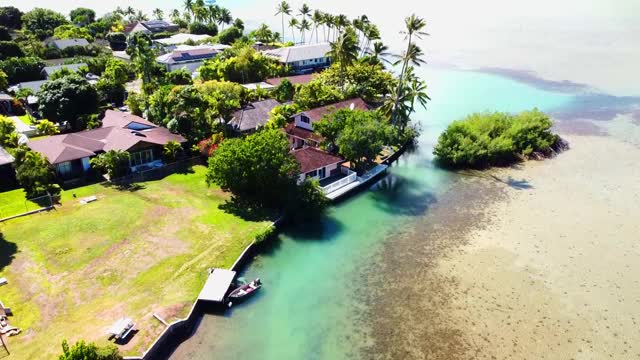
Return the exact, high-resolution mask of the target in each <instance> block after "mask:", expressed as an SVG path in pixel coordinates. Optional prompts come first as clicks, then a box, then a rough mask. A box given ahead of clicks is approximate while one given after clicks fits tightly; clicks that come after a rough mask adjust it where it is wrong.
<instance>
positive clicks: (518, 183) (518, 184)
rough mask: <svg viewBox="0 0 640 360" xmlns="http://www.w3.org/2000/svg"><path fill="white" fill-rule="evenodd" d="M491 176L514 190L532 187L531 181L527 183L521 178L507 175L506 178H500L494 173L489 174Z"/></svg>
mask: <svg viewBox="0 0 640 360" xmlns="http://www.w3.org/2000/svg"><path fill="white" fill-rule="evenodd" d="M491 177H492V178H493V179H494V180H496V181H498V182H501V183H503V184H505V185H507V186H509V187H510V188H512V189H516V190H530V189H533V185H531V183H529V181H528V180H525V179H522V180H516V179H514V178H512V177H511V176H509V177H508V178H507V179H506V180H503V179H500V178H499V177H497V176H495V175H491Z"/></svg>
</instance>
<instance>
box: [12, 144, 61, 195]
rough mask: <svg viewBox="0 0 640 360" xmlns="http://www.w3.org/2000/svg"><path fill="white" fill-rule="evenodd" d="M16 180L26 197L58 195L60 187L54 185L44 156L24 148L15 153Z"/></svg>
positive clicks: (49, 167)
mask: <svg viewBox="0 0 640 360" xmlns="http://www.w3.org/2000/svg"><path fill="white" fill-rule="evenodd" d="M14 164H15V166H16V179H17V180H18V183H19V184H20V185H21V186H22V187H23V188H24V191H25V192H26V193H27V196H28V197H36V196H41V195H44V194H46V193H47V192H48V193H50V194H58V193H59V192H60V186H58V184H56V183H55V174H54V172H53V169H52V168H51V165H49V162H48V161H47V159H45V158H44V156H42V155H40V153H37V152H35V151H31V150H29V149H27V148H25V147H24V146H21V147H20V148H18V149H17V150H16V152H15V162H14Z"/></svg>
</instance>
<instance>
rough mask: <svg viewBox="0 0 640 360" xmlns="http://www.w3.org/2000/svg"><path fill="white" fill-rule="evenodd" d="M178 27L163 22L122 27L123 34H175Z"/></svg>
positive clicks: (156, 21) (157, 21)
mask: <svg viewBox="0 0 640 360" xmlns="http://www.w3.org/2000/svg"><path fill="white" fill-rule="evenodd" d="M178 30H180V26H178V25H176V24H172V23H169V22H167V21H164V20H149V21H137V22H133V23H130V24H127V25H125V26H124V33H125V34H134V33H137V32H142V33H145V34H156V33H160V32H176V31H178Z"/></svg>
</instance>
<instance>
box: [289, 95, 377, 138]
mask: <svg viewBox="0 0 640 360" xmlns="http://www.w3.org/2000/svg"><path fill="white" fill-rule="evenodd" d="M339 109H351V110H356V109H358V110H369V106H368V105H367V103H365V102H364V100H362V99H360V98H355V99H350V100H345V101H341V102H339V103H335V104H331V105H327V106H322V107H319V108H315V109H311V110H307V111H302V112H300V113H297V114H295V115H293V116H292V118H293V122H291V123H289V124H288V125H287V126H286V127H285V132H286V134H287V137H288V138H289V141H290V142H291V146H292V147H293V148H294V149H298V148H301V147H303V146H312V147H318V145H319V144H320V142H321V141H322V137H321V136H320V135H318V134H316V133H315V132H313V123H314V122H317V121H320V120H322V118H323V117H324V116H325V115H328V114H330V113H332V112H334V111H336V110H339Z"/></svg>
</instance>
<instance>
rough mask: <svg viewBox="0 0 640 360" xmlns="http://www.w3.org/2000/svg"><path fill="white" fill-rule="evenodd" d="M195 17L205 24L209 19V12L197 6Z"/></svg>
mask: <svg viewBox="0 0 640 360" xmlns="http://www.w3.org/2000/svg"><path fill="white" fill-rule="evenodd" d="M193 13H194V14H193V17H194V19H195V20H196V21H197V22H204V21H206V20H207V19H208V18H209V10H207V8H205V7H201V6H196V7H195V8H194V9H193Z"/></svg>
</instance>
